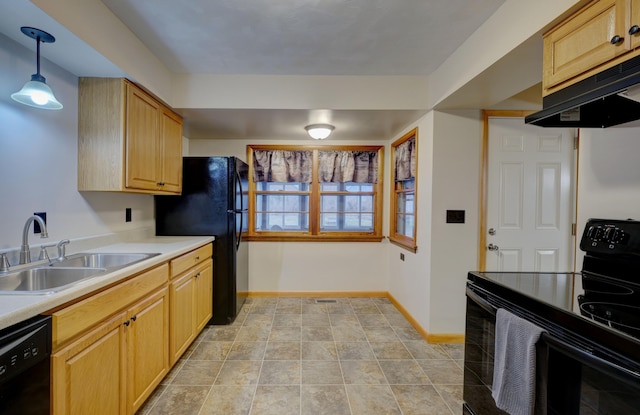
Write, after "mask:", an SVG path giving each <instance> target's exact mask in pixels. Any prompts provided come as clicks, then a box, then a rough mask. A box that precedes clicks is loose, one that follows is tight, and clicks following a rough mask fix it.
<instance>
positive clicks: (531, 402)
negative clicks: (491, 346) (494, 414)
mask: <svg viewBox="0 0 640 415" xmlns="http://www.w3.org/2000/svg"><path fill="white" fill-rule="evenodd" d="M543 332H545V330H544V329H542V328H540V327H538V326H536V325H535V324H533V323H531V322H529V321H527V320H524V319H522V318H520V317H518V316H515V315H513V314H512V313H510V312H508V311H506V310H504V309H502V308H500V309H498V312H497V313H496V349H495V355H494V364H493V386H492V391H491V396H492V397H493V399H494V400H495V401H496V406H497V407H498V408H500V409H502V410H503V411H506V412H508V413H509V414H511V415H533V413H534V409H535V401H536V343H537V342H538V339H539V338H540V335H541V334H542V333H543Z"/></svg>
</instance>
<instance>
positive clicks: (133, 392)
mask: <svg viewBox="0 0 640 415" xmlns="http://www.w3.org/2000/svg"><path fill="white" fill-rule="evenodd" d="M128 315H129V316H130V317H129V320H127V321H125V323H124V324H125V325H126V329H125V334H126V343H127V364H126V372H127V375H128V377H127V379H126V384H127V387H128V388H127V389H128V390H127V403H128V408H127V411H126V413H127V414H133V413H135V412H136V411H137V410H138V408H140V407H141V406H142V404H143V403H144V401H145V400H146V399H147V398H148V397H149V395H151V393H152V392H153V390H154V389H155V387H156V386H157V385H159V384H160V381H161V380H162V378H164V376H165V375H166V374H167V373H168V371H169V291H168V289H167V288H163V289H161V290H160V291H158V292H156V293H155V294H154V295H151V296H149V297H147V298H146V299H145V300H144V301H141V302H139V303H137V304H136V305H135V306H133V307H132V308H131V309H129V312H128Z"/></svg>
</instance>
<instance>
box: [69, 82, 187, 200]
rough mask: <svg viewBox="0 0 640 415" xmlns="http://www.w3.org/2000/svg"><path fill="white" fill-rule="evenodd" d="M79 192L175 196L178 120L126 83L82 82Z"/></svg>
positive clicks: (179, 174)
mask: <svg viewBox="0 0 640 415" xmlns="http://www.w3.org/2000/svg"><path fill="white" fill-rule="evenodd" d="M78 106H79V108H78V190H80V191H118V192H133V193H150V194H179V193H180V192H181V190H182V118H181V117H180V116H179V115H178V114H176V113H175V112H173V111H172V110H171V108H169V107H168V106H166V105H164V104H163V103H162V102H160V101H159V100H158V99H156V98H155V97H153V96H152V95H151V94H149V93H147V92H146V91H144V90H143V89H142V88H140V87H138V86H137V85H135V84H134V83H132V82H130V81H129V80H127V79H120V78H80V80H79V103H78Z"/></svg>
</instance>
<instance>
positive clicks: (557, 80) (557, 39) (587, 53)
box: [543, 0, 631, 91]
mask: <svg viewBox="0 0 640 415" xmlns="http://www.w3.org/2000/svg"><path fill="white" fill-rule="evenodd" d="M628 1H629V0H597V1H594V2H591V3H589V4H588V5H587V6H585V7H584V8H582V9H580V10H579V11H578V12H577V13H575V14H574V15H572V16H571V17H569V18H568V19H566V20H565V21H563V22H562V23H561V24H560V25H558V26H556V27H555V28H554V29H552V30H551V31H550V32H548V33H546V34H545V35H544V37H543V42H544V56H543V61H544V65H543V74H544V76H543V89H544V90H545V91H548V90H550V89H552V88H553V87H555V86H557V85H559V84H561V83H563V82H565V81H567V80H570V79H572V78H574V77H576V76H578V75H580V74H582V73H584V72H586V71H587V70H589V69H592V68H596V67H599V66H600V65H602V64H604V63H607V62H609V61H611V60H612V59H614V58H615V57H617V56H619V55H622V54H625V53H627V52H628V51H629V50H630V47H631V46H630V45H631V42H630V40H629V36H626V34H627V29H628V21H629V16H628V15H627V13H626V5H627V2H628ZM616 36H617V37H616Z"/></svg>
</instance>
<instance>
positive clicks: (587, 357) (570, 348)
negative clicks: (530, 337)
mask: <svg viewBox="0 0 640 415" xmlns="http://www.w3.org/2000/svg"><path fill="white" fill-rule="evenodd" d="M540 340H541V341H542V342H543V343H545V344H547V345H548V346H549V347H551V348H553V349H556V350H557V351H559V352H560V353H562V354H564V355H566V356H569V357H571V358H573V359H575V360H578V361H580V362H582V363H584V364H587V365H589V366H592V367H594V368H596V369H598V370H600V371H602V372H605V373H607V374H609V375H611V376H613V377H616V378H618V379H621V380H623V381H625V382H632V383H636V384H637V382H640V373H638V372H635V371H633V370H630V369H627V368H625V367H623V366H621V365H619V364H617V363H616V362H613V361H611V360H606V359H603V358H601V357H599V356H596V355H594V354H592V353H590V352H589V351H588V350H586V349H582V348H580V347H577V346H575V345H572V344H569V343H567V342H565V341H563V340H560V339H558V338H557V337H553V336H552V335H550V334H549V333H548V332H545V333H542V336H541V337H540Z"/></svg>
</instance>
